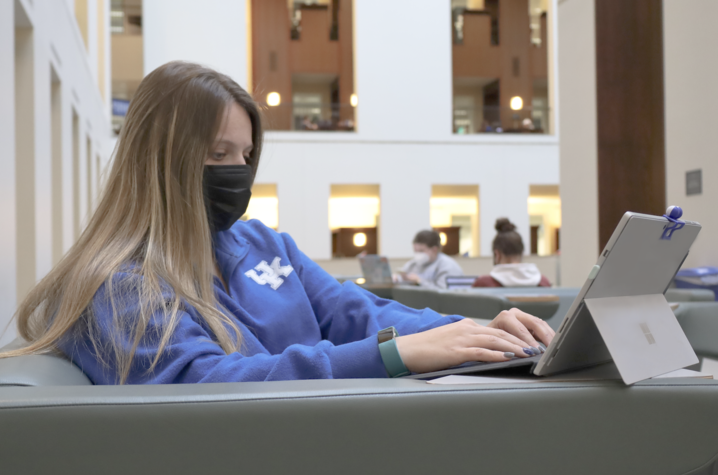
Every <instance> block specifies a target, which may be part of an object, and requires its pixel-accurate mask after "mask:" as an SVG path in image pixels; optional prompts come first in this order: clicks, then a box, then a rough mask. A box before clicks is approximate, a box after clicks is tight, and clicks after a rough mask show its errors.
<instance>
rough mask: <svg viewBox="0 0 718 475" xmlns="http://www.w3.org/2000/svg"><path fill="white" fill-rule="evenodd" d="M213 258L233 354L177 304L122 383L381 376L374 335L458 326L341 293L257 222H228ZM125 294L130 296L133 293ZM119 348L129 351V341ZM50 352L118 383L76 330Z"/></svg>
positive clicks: (99, 298)
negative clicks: (164, 338) (233, 335)
mask: <svg viewBox="0 0 718 475" xmlns="http://www.w3.org/2000/svg"><path fill="white" fill-rule="evenodd" d="M215 255H216V258H217V263H218V266H219V269H220V272H221V274H222V277H223V279H224V281H225V282H226V284H227V287H228V289H229V292H227V290H225V288H224V286H223V285H222V284H221V282H220V281H219V280H218V279H215V289H214V290H215V294H216V297H217V300H218V301H219V302H220V303H221V304H222V305H223V306H224V307H225V308H226V309H227V310H229V312H230V316H231V317H232V318H234V319H235V320H236V322H237V324H238V326H239V328H240V331H241V332H242V336H243V339H244V340H243V344H242V348H241V351H240V352H235V353H231V354H229V355H228V354H225V352H224V351H223V350H222V349H221V348H220V346H219V345H218V344H216V343H215V342H214V338H213V336H214V335H213V333H212V332H211V330H210V329H209V327H208V326H207V325H206V324H205V323H204V321H203V319H202V318H201V317H200V315H199V314H198V313H197V311H196V310H195V309H194V308H193V307H189V306H184V307H183V308H182V311H181V320H180V323H179V325H178V326H177V329H176V330H175V332H174V334H173V337H172V339H171V341H170V343H169V344H168V345H167V346H166V347H165V350H164V351H163V355H162V357H161V359H160V361H159V363H158V365H157V366H156V367H155V369H154V370H153V371H152V372H151V373H148V371H147V369H148V368H149V367H150V365H151V362H152V360H153V358H154V356H155V354H156V353H157V349H158V346H159V345H158V343H159V342H158V339H157V338H156V335H157V334H159V333H160V331H161V329H160V325H161V321H160V317H159V315H158V317H157V320H156V321H150V323H149V326H148V328H147V333H146V335H147V336H146V337H145V338H143V339H142V341H141V342H140V345H139V346H138V348H137V351H136V353H135V357H134V359H133V362H132V367H131V370H130V374H129V377H128V379H127V383H128V384H151V383H210V382H237V381H272V380H292V379H318V378H385V377H387V373H386V370H385V368H384V364H383V362H382V359H381V356H380V354H379V348H378V344H377V337H376V334H377V332H378V331H379V330H381V329H383V328H387V327H390V326H394V327H395V328H396V329H397V331H398V332H399V334H400V335H406V334H410V333H416V332H420V331H424V330H428V329H431V328H435V327H438V326H441V325H446V324H448V323H452V322H455V321H458V320H460V319H461V317H457V316H453V317H442V316H440V315H439V314H438V313H436V312H434V311H432V310H429V309H425V310H413V309H410V308H407V307H405V306H403V305H401V304H399V303H397V302H394V301H391V300H384V299H380V298H378V297H376V296H375V295H374V294H372V293H370V292H368V291H366V290H364V289H362V288H360V287H358V286H356V285H355V284H354V283H350V282H348V283H344V284H343V285H342V284H340V283H339V282H337V281H336V279H334V278H333V277H331V276H330V275H329V274H327V273H326V272H325V271H324V270H323V269H322V268H321V267H319V266H318V265H317V264H316V263H314V262H313V261H312V260H311V259H309V258H308V257H307V256H306V255H305V254H304V253H302V252H301V251H300V250H299V249H298V248H297V246H296V244H295V243H294V241H293V240H292V238H291V237H289V235H287V234H283V233H282V234H279V233H277V232H275V231H274V230H272V229H270V228H267V227H266V226H264V225H263V224H262V223H260V222H259V221H255V220H252V221H248V222H243V221H238V222H237V223H236V224H235V225H234V226H233V227H232V228H231V229H230V230H228V231H225V232H221V233H217V235H216V236H215ZM128 277H129V278H130V279H132V278H133V277H132V276H129V275H122V274H118V275H117V276H116V280H118V281H121V280H122V279H123V278H125V279H126V278H128ZM134 278H139V277H134ZM115 291H116V290H115ZM106 292H107V288H106V286H105V285H103V286H102V287H101V288H100V289H99V290H98V292H97V294H96V295H95V298H94V299H93V304H92V305H93V310H94V313H95V317H96V318H97V319H98V322H99V332H98V335H96V339H98V340H99V342H100V344H99V345H98V348H100V349H99V350H97V351H102V347H103V346H105V344H106V343H108V342H109V341H110V340H109V338H110V333H109V328H111V326H112V324H111V322H112V318H113V314H112V309H111V307H110V305H109V303H108V299H107V295H106ZM127 295H130V298H133V297H132V295H133V293H128V294H127ZM118 313H119V315H118V316H117V317H119V318H120V319H122V320H124V321H126V322H128V323H130V322H132V320H133V319H134V318H136V316H137V315H138V314H139V302H133V301H130V302H126V301H125V302H123V303H122V305H120V307H119V310H118ZM130 326H131V324H130ZM153 335H154V337H153ZM122 342H123V346H125V347H126V348H127V349H129V348H131V346H132V342H131V341H130V337H129V336H126V337H124V338H123V339H122ZM59 346H60V349H61V350H62V351H63V352H64V353H65V354H66V355H67V356H68V358H70V360H72V361H73V362H74V363H75V364H76V365H77V366H79V367H80V369H82V371H83V372H84V373H85V374H86V375H87V376H88V377H89V378H90V379H91V380H92V382H93V383H95V384H115V383H116V382H117V381H118V372H117V370H116V368H115V367H114V366H113V365H114V360H113V358H112V356H111V355H106V359H107V361H108V362H109V363H110V365H109V367H108V366H103V365H101V364H100V363H99V361H98V358H97V357H96V353H95V350H94V349H93V347H92V345H90V344H89V339H88V338H87V334H86V333H84V332H83V331H82V330H78V331H76V332H73V333H72V334H71V335H69V336H68V337H67V338H65V339H64V340H63V341H61V342H60V344H59ZM105 347H106V346H105Z"/></svg>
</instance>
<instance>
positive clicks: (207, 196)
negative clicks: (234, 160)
mask: <svg viewBox="0 0 718 475" xmlns="http://www.w3.org/2000/svg"><path fill="white" fill-rule="evenodd" d="M253 181H254V176H253V175H252V167H251V166H249V165H205V166H204V176H203V184H204V202H205V204H206V205H207V216H208V218H209V227H210V229H211V230H212V232H216V231H226V230H228V229H229V228H231V227H232V225H233V224H234V223H236V222H237V220H238V219H239V218H241V217H242V215H243V214H244V213H245V212H246V211H247V206H248V205H249V199H250V198H251V197H252V190H251V188H252V182H253Z"/></svg>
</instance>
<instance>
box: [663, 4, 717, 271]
mask: <svg viewBox="0 0 718 475" xmlns="http://www.w3.org/2000/svg"><path fill="white" fill-rule="evenodd" d="M717 14H718V4H717V3H716V2H715V1H711V0H695V1H692V2H691V3H690V5H688V4H686V3H685V2H681V1H680V0H664V2H663V32H664V37H663V38H664V39H663V45H664V46H663V47H664V55H665V62H664V68H663V70H664V71H665V94H666V103H665V104H666V106H665V107H666V111H665V117H666V203H667V204H668V205H679V206H681V207H682V208H683V216H684V218H686V219H689V220H692V221H698V222H699V223H701V224H702V225H703V229H702V230H701V232H700V234H699V235H698V238H697V239H696V242H695V243H694V244H693V247H692V248H691V252H690V254H688V257H687V258H686V262H685V264H684V266H685V267H695V266H715V265H717V263H718V247H716V242H718V215H716V211H715V208H716V202H718V186H717V184H718V159H716V145H717V144H716V132H715V131H716V129H717V128H718V114H716V111H717V110H718V98H716V95H715V94H713V93H712V91H713V90H714V89H715V78H716V76H717V75H718V61H716V59H715V51H714V47H715V45H716V44H717V43H718V31H716V28H715V26H714V25H713V19H714V18H715V17H716V15H717ZM698 169H700V170H701V171H702V177H703V192H702V193H701V194H700V195H691V196H687V195H686V172H687V171H692V170H698Z"/></svg>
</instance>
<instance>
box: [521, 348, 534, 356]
mask: <svg viewBox="0 0 718 475" xmlns="http://www.w3.org/2000/svg"><path fill="white" fill-rule="evenodd" d="M521 349H522V350H524V353H526V355H527V356H533V355H534V350H532V349H531V348H521Z"/></svg>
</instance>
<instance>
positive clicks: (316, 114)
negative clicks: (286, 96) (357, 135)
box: [264, 103, 356, 132]
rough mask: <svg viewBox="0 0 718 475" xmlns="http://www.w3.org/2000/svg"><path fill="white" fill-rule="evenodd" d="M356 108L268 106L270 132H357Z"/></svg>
mask: <svg viewBox="0 0 718 475" xmlns="http://www.w3.org/2000/svg"><path fill="white" fill-rule="evenodd" d="M354 110H355V107H353V106H352V105H350V104H338V103H335V104H320V103H294V104H280V105H278V106H274V107H271V106H266V107H265V108H264V115H265V127H266V128H267V129H268V130H301V131H308V132H313V131H344V132H353V131H355V130H356V120H355V115H354Z"/></svg>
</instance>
